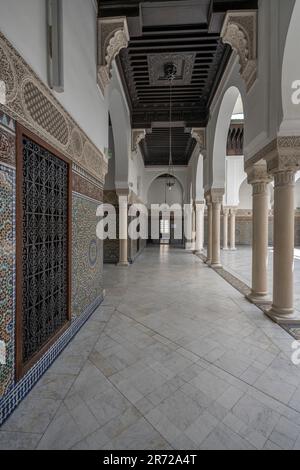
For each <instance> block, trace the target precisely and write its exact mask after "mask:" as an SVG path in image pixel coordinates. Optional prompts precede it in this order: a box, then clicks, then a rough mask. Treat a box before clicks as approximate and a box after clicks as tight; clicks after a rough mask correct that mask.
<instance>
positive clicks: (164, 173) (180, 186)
mask: <svg viewBox="0 0 300 470" xmlns="http://www.w3.org/2000/svg"><path fill="white" fill-rule="evenodd" d="M166 174H168V173H167V172H162V173H160V174H159V175H156V176H155V177H154V178H152V180H151V182H150V183H149V184H148V187H147V193H146V194H147V201H148V204H149V193H150V190H151V188H152V185H153V183H154V182H155V181H157V180H159V178H161V177H162V176H164V175H166ZM174 179H175V181H176V183H177V184H178V187H179V189H180V192H181V199H182V200H181V203H183V201H184V189H183V185H182V183H181V181H180V179H179V178H178V177H177V175H174ZM161 203H163V201H161Z"/></svg>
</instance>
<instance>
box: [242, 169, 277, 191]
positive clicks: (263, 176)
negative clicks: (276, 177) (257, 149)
mask: <svg viewBox="0 0 300 470" xmlns="http://www.w3.org/2000/svg"><path fill="white" fill-rule="evenodd" d="M246 172H247V175H248V184H251V185H252V187H253V195H254V196H255V195H258V194H267V192H268V185H269V183H270V182H271V181H272V176H271V175H270V174H268V171H267V163H266V161H265V160H261V161H259V162H258V163H255V164H254V165H251V166H249V167H248V168H246Z"/></svg>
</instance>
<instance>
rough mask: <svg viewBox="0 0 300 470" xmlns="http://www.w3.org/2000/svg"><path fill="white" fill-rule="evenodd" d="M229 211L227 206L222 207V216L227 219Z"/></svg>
mask: <svg viewBox="0 0 300 470" xmlns="http://www.w3.org/2000/svg"><path fill="white" fill-rule="evenodd" d="M229 210H230V208H229V207H227V206H226V207H224V206H223V210H222V212H223V215H225V216H227V217H228V215H229Z"/></svg>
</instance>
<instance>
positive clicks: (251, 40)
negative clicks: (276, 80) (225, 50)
mask: <svg viewBox="0 0 300 470" xmlns="http://www.w3.org/2000/svg"><path fill="white" fill-rule="evenodd" d="M221 37H222V39H223V42H224V43H225V44H229V45H230V46H231V47H232V49H233V50H235V51H236V52H237V54H238V56H239V61H240V66H241V70H240V73H241V76H242V78H243V79H244V80H245V83H246V89H247V91H249V90H250V88H251V87H252V85H253V84H254V82H255V80H256V76H257V11H256V10H244V11H243V10H241V11H228V12H227V14H226V16H225V20H224V24H223V28H222V31H221Z"/></svg>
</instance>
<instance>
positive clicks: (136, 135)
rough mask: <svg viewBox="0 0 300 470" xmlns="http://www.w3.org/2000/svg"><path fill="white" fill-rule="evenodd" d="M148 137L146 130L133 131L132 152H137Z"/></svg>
mask: <svg viewBox="0 0 300 470" xmlns="http://www.w3.org/2000/svg"><path fill="white" fill-rule="evenodd" d="M145 137H146V130H145V129H132V131H131V150H132V152H136V151H137V147H138V144H139V143H140V142H141V141H142V140H143V139H144V138H145Z"/></svg>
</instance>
